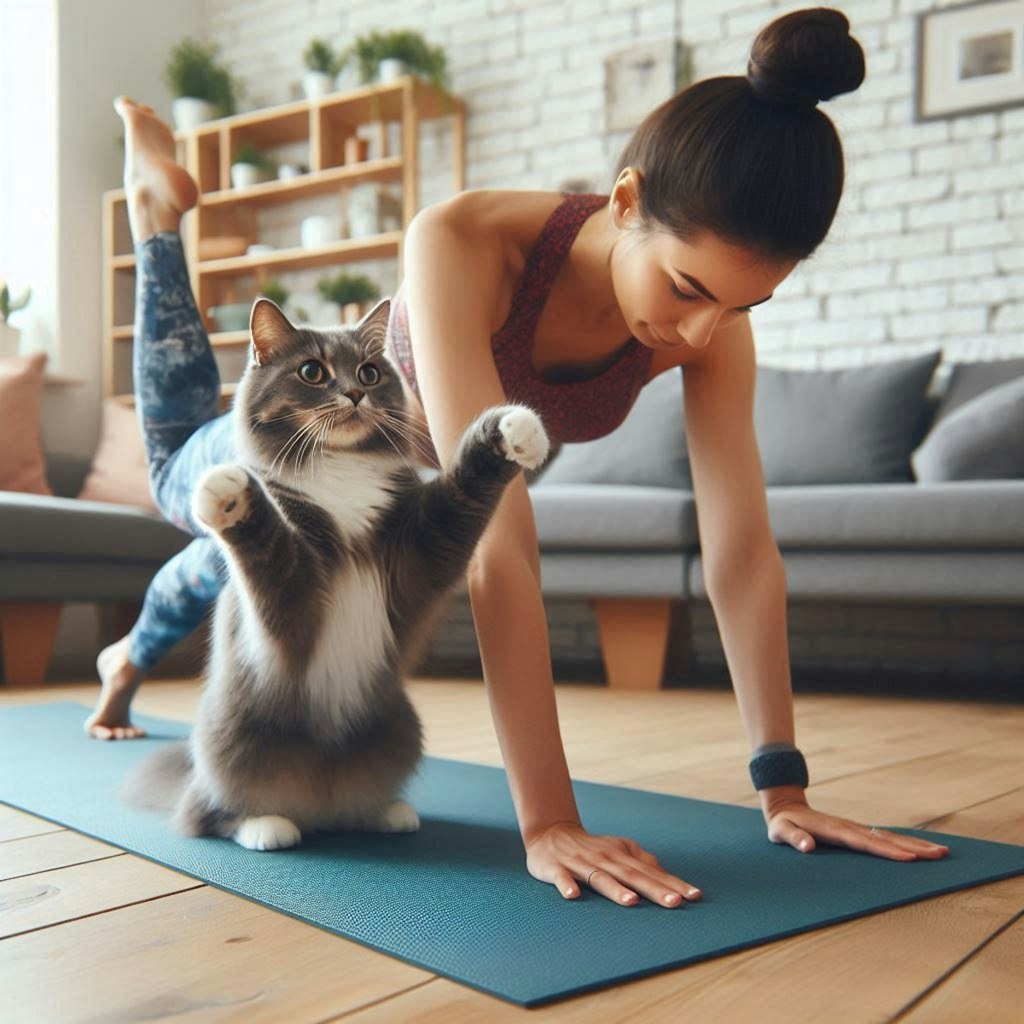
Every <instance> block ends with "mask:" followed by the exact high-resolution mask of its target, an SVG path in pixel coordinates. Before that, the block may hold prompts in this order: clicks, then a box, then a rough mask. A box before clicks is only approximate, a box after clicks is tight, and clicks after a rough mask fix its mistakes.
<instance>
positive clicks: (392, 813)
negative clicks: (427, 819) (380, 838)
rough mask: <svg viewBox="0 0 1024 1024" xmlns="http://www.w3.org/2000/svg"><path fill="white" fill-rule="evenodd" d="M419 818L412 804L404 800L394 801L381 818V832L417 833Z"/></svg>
mask: <svg viewBox="0 0 1024 1024" xmlns="http://www.w3.org/2000/svg"><path fill="white" fill-rule="evenodd" d="M419 830H420V816H419V815H418V814H417V813H416V810H415V808H414V807H413V806H412V804H410V803H407V802H406V801H405V800H396V801H395V802H394V803H393V804H392V805H391V806H390V807H389V808H388V809H387V810H386V811H385V812H384V817H383V818H381V831H382V832H418V831H419Z"/></svg>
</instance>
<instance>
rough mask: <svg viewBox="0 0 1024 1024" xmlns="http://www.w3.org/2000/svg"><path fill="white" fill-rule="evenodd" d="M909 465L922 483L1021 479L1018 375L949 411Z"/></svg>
mask: <svg viewBox="0 0 1024 1024" xmlns="http://www.w3.org/2000/svg"><path fill="white" fill-rule="evenodd" d="M911 462H912V464H913V467H914V473H915V474H916V476H917V479H918V480H920V481H921V482H922V483H935V482H936V481H943V480H1013V479H1024V376H1022V377H1018V378H1017V379H1016V380H1011V381H1008V382H1007V383H1006V384H1000V385H999V386H998V387H994V388H990V389H989V390H988V391H984V392H982V393H981V394H980V395H978V396H977V397H976V398H972V399H971V400H970V401H969V402H965V403H964V404H963V405H960V406H958V407H957V408H956V409H954V411H953V412H952V413H951V414H950V415H948V416H946V417H945V418H944V419H943V420H942V421H941V422H940V423H938V424H937V425H936V426H935V427H934V428H933V429H932V431H931V433H930V434H929V435H928V436H927V437H926V438H925V442H924V444H922V445H921V447H920V448H918V449H917V451H916V452H914V455H913V458H912V460H911Z"/></svg>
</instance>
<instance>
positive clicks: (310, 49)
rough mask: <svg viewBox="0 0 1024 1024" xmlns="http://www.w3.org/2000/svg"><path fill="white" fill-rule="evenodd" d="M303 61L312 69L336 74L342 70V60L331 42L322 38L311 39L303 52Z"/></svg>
mask: <svg viewBox="0 0 1024 1024" xmlns="http://www.w3.org/2000/svg"><path fill="white" fill-rule="evenodd" d="M302 60H303V63H305V65H306V67H307V68H308V69H309V70H310V71H322V72H323V73H324V74H325V75H335V74H337V73H338V72H339V71H340V70H341V61H340V60H339V59H338V55H337V54H336V53H335V52H334V50H333V48H332V47H331V45H330V44H329V43H325V42H324V41H323V40H322V39H311V40H310V41H309V46H307V47H306V49H305V51H304V52H303V54H302Z"/></svg>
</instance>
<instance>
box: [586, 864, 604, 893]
mask: <svg viewBox="0 0 1024 1024" xmlns="http://www.w3.org/2000/svg"><path fill="white" fill-rule="evenodd" d="M600 870H601V869H600V868H594V870H593V871H591V872H590V874H589V875H587V888H588V889H590V888H592V886H591V884H590V880H591V879H592V878H593V877H594V875H596V874H597V873H598V871H600Z"/></svg>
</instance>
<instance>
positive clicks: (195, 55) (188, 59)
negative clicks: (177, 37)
mask: <svg viewBox="0 0 1024 1024" xmlns="http://www.w3.org/2000/svg"><path fill="white" fill-rule="evenodd" d="M219 53H220V47H219V46H217V45H216V44H215V43H210V44H208V45H207V44H205V43H201V42H199V40H197V39H191V38H188V39H183V40H182V41H181V42H180V43H178V44H177V45H176V46H175V47H174V48H173V49H172V50H171V55H170V57H169V58H168V60H167V65H166V66H165V67H164V82H165V83H166V85H167V87H168V88H169V89H170V90H171V92H172V93H174V95H175V96H192V97H194V98H195V99H199V100H206V101H207V102H208V103H212V104H213V105H214V106H215V107H217V108H218V109H219V110H220V112H221V114H223V115H227V114H233V113H234V112H235V105H236V102H237V98H238V96H240V95H241V92H242V89H241V85H240V83H239V82H238V81H237V80H236V79H235V78H234V77H232V75H231V72H230V71H228V69H227V68H226V67H224V66H223V65H222V64H220V63H219V61H218V60H217V57H218V55H219Z"/></svg>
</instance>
